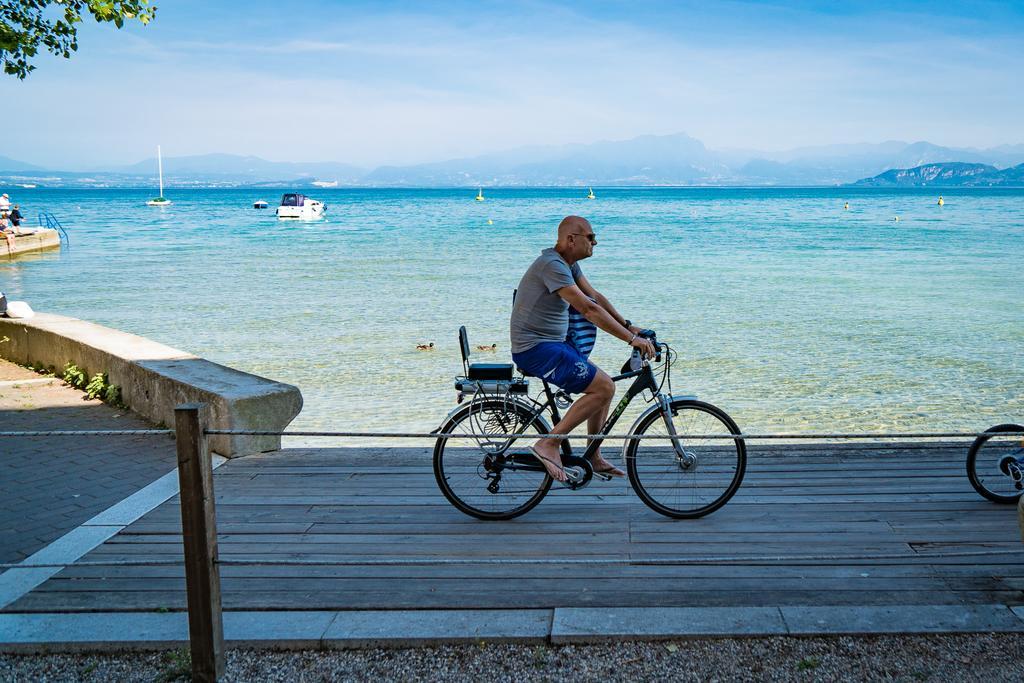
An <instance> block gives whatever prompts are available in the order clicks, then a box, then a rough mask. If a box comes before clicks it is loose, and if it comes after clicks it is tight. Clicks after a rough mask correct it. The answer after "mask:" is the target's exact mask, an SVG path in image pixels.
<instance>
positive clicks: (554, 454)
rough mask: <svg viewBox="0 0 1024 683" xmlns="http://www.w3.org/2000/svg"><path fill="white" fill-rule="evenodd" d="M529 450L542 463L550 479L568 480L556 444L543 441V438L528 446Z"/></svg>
mask: <svg viewBox="0 0 1024 683" xmlns="http://www.w3.org/2000/svg"><path fill="white" fill-rule="evenodd" d="M530 451H531V452H532V453H533V455H534V456H535V457H536V458H537V459H538V460H540V462H541V464H542V465H544V469H546V470H547V471H548V474H549V475H551V478H552V479H554V480H555V481H568V480H569V476H568V475H567V474H566V473H565V470H563V469H562V456H561V454H560V452H559V449H558V446H557V445H555V446H552V445H551V444H550V443H544V439H541V440H540V441H538V442H537V443H535V444H533V446H531V447H530Z"/></svg>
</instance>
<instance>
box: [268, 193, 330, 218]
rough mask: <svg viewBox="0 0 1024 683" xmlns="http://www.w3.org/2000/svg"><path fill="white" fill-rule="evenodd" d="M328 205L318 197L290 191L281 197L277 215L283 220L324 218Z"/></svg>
mask: <svg viewBox="0 0 1024 683" xmlns="http://www.w3.org/2000/svg"><path fill="white" fill-rule="evenodd" d="M326 210H327V207H325V206H324V203H323V202H321V201H317V200H316V199H310V198H309V197H307V196H306V195H304V194H298V193H296V192H289V193H288V194H286V195H284V196H283V197H281V206H279V207H277V217H278V218H280V219H281V220H286V219H291V220H307V221H311V220H316V219H318V218H323V215H324V212H325V211H326Z"/></svg>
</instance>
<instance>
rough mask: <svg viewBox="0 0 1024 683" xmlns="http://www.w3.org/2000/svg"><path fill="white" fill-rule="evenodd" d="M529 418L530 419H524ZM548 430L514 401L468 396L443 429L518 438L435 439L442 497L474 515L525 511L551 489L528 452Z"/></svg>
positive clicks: (502, 516) (510, 514)
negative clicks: (533, 436)
mask: <svg viewBox="0 0 1024 683" xmlns="http://www.w3.org/2000/svg"><path fill="white" fill-rule="evenodd" d="M528 423H529V424H528ZM530 429H532V430H534V432H536V433H537V434H546V433H548V432H549V431H550V429H549V427H548V424H547V422H546V421H545V420H544V419H543V418H542V417H539V416H537V417H533V412H532V411H531V410H530V408H529V407H528V406H526V405H524V404H523V403H520V402H518V401H507V400H503V399H501V398H497V397H496V398H493V399H484V400H476V401H470V402H469V403H468V404H466V406H464V407H463V408H462V409H461V410H459V411H458V412H456V413H455V414H454V415H452V417H451V418H450V419H449V420H448V421H447V422H445V424H444V425H443V426H442V427H441V432H442V433H443V434H522V435H523V436H522V437H521V438H515V439H502V438H497V437H495V438H489V437H488V438H458V439H456V438H450V437H441V438H438V440H437V443H436V444H435V445H434V478H435V479H436V480H437V485H438V487H439V488H440V489H441V493H443V494H444V497H445V498H447V499H448V501H449V502H450V503H451V504H452V505H454V506H455V507H456V508H458V509H459V510H461V511H462V512H464V513H466V514H467V515H471V516H473V517H476V518H478V519H487V520H499V519H512V518H513V517H518V516H519V515H521V514H524V513H526V512H529V511H530V510H531V509H533V508H534V507H535V506H536V505H537V503H539V502H540V501H541V499H543V498H544V496H545V495H546V494H547V492H548V490H549V489H550V488H551V481H552V479H551V477H550V476H548V474H547V471H546V470H545V469H544V467H543V466H542V465H540V463H539V462H538V461H537V459H536V458H535V457H534V456H533V455H532V454H529V451H528V447H529V446H530V445H532V442H533V438H532V437H531V435H530V434H529V433H528V430H530Z"/></svg>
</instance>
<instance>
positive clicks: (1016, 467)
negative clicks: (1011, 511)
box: [967, 424, 1024, 503]
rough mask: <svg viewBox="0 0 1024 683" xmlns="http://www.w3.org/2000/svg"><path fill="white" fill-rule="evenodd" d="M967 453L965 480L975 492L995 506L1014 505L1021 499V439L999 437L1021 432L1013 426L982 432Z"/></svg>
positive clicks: (1023, 458) (1023, 460)
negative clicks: (969, 482)
mask: <svg viewBox="0 0 1024 683" xmlns="http://www.w3.org/2000/svg"><path fill="white" fill-rule="evenodd" d="M985 432H986V434H985V435H984V436H979V437H978V438H977V439H975V440H974V443H973V444H971V449H970V450H969V451H967V478H968V479H969V480H970V481H971V486H973V487H974V490H975V491H977V492H978V493H980V494H981V495H983V496H984V497H986V498H988V499H989V500H991V501H992V502H994V503H1016V502H1017V501H1018V500H1019V499H1020V496H1021V486H1022V485H1024V484H1022V482H1021V476H1022V474H1021V472H1022V468H1024V436H1000V435H999V433H1000V432H1024V427H1021V426H1020V425H1015V424H1005V425H996V426H995V427H990V428H989V429H986V430H985Z"/></svg>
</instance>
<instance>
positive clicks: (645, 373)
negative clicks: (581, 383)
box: [512, 361, 693, 489]
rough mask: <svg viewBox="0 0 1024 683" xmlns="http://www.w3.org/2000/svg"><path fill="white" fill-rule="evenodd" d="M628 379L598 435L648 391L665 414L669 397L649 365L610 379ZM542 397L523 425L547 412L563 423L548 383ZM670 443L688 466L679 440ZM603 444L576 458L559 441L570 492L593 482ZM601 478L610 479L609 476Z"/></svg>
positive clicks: (608, 430)
mask: <svg viewBox="0 0 1024 683" xmlns="http://www.w3.org/2000/svg"><path fill="white" fill-rule="evenodd" d="M631 377H635V378H636V380H635V381H634V382H633V383H632V384H631V385H630V386H629V389H627V390H626V394H625V395H624V396H623V397H622V398H621V399H619V402H618V403H617V404H616V405H615V408H613V409H612V411H611V412H610V413H609V415H608V419H607V420H606V421H605V423H604V425H603V426H602V427H601V430H600V432H599V433H600V434H602V435H605V434H610V433H611V430H612V427H614V426H615V423H616V422H618V420H619V418H620V417H621V416H622V413H624V412H625V410H626V408H627V407H628V406H629V404H630V403H632V401H633V399H634V398H636V396H637V394H639V393H641V392H642V391H645V390H650V392H651V393H652V394H654V397H655V400H656V401H657V403H658V405H657V407H658V408H659V409H661V410H662V411H664V412H665V413H667V412H668V410H669V407H668V403H669V397H667V396H666V395H664V394H662V393H661V392H660V391H659V386H658V381H657V379H656V378H655V376H654V370H653V369H652V368H651V365H650V363H648V362H646V361H645V362H644V365H643V367H642V368H640V369H639V370H633V371H631V372H625V373H622V374H621V375H616V376H615V377H612V378H611V379H612V381H613V382H620V381H622V380H626V379H629V378H631ZM544 394H545V400H544V402H540V401H537V400H534V401H533V403H534V405H535V406H536V407H535V408H533V409H532V412H531V414H530V417H529V419H528V420H527V421H526V424H530V423H531V422H533V420H534V419H535V418H537V417H540V416H541V415H543V414H544V413H545V412H546V411H549V412H550V413H551V419H552V424H558V423H559V422H560V421H561V420H562V416H561V414H560V413H559V411H558V402H557V401H556V399H555V392H554V391H552V389H551V385H550V384H549V383H548V382H547V381H544ZM667 423H668V429H669V430H670V433H671V434H672V435H673V436H674V435H675V429H674V425H673V424H672V420H671V418H670V417H669V419H668V420H667ZM671 441H672V445H673V447H674V449H675V451H676V457H677V458H679V459H680V461H681V462H683V463H684V464H685V465H686V466H689V464H690V462H691V461H692V459H693V456H692V455H690V454H688V453H686V452H685V451H684V450H683V447H682V444H681V443H680V442H679V440H678V439H672V440H671ZM602 443H604V439H602V438H598V439H594V440H593V441H591V442H590V443H589V444H588V445H587V448H586V450H585V451H584V453H583V455H582V456H576V455H573V451H572V446H571V445H570V443H569V440H568V439H563V440H562V446H561V448H562V466H563V468H564V469H565V470H566V472H567V473H569V474H570V479H569V481H567V482H565V484H566V485H567V486H568V487H569V488H570V489H578V488H582V487H584V486H586V485H587V484H588V483H590V480H591V478H593V476H594V468H593V465H591V464H590V459H591V458H592V457H593V456H594V454H595V453H596V452H597V450H598V449H599V448H600V447H601V444H602ZM512 467H514V468H516V469H530V470H533V469H537V470H538V471H546V470H544V467H543V465H539V464H538V465H533V464H530V463H516V464H514V465H512ZM573 468H580V470H581V472H574V471H573ZM574 475H575V476H574ZM600 476H604V477H605V478H610V476H609V475H600Z"/></svg>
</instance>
